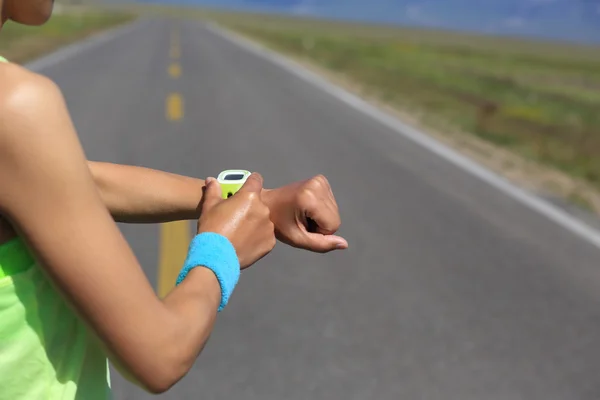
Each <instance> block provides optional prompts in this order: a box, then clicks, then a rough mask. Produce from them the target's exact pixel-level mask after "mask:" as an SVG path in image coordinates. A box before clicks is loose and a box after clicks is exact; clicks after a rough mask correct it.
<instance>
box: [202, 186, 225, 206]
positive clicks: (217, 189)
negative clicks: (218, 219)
mask: <svg viewBox="0 0 600 400" xmlns="http://www.w3.org/2000/svg"><path fill="white" fill-rule="evenodd" d="M204 185H205V186H206V187H205V189H204V196H202V211H208V210H210V209H211V208H213V207H214V206H216V205H217V204H219V203H220V202H221V200H222V198H221V185H219V182H218V181H217V180H216V179H215V178H206V181H204Z"/></svg>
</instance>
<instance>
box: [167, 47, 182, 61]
mask: <svg viewBox="0 0 600 400" xmlns="http://www.w3.org/2000/svg"><path fill="white" fill-rule="evenodd" d="M169 56H170V57H171V58H172V59H178V58H179V57H181V48H180V47H179V45H178V44H175V45H171V50H170V51H169Z"/></svg>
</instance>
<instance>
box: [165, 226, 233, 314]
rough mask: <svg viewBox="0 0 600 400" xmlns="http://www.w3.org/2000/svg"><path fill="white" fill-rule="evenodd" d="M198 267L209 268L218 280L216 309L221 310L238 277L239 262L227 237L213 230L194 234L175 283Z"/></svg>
mask: <svg viewBox="0 0 600 400" xmlns="http://www.w3.org/2000/svg"><path fill="white" fill-rule="evenodd" d="M199 267H205V268H207V269H209V270H211V271H212V272H213V273H214V275H215V277H216V279H217V280H218V282H219V286H220V288H221V296H220V304H219V308H218V311H221V310H223V309H224V308H225V306H227V303H228V301H229V298H230V296H231V294H232V292H233V290H234V288H235V286H236V285H237V282H238V280H239V277H240V262H239V259H238V257H237V254H236V251H235V248H234V247H233V245H232V244H231V242H230V241H229V239H227V238H226V237H225V236H223V235H220V234H217V233H213V232H204V233H201V234H198V235H196V236H195V237H194V238H193V239H192V241H191V243H190V246H189V250H188V255H187V257H186V260H185V263H184V265H183V268H182V269H181V272H180V273H179V276H178V277H177V281H176V283H175V284H176V285H179V284H181V283H182V282H183V281H184V280H185V279H186V278H187V276H188V274H189V273H190V272H191V271H192V270H194V269H198V268H199Z"/></svg>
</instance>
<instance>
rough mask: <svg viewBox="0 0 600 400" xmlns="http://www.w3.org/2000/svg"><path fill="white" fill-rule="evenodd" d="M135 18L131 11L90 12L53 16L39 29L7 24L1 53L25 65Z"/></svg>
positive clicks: (4, 29)
mask: <svg viewBox="0 0 600 400" xmlns="http://www.w3.org/2000/svg"><path fill="white" fill-rule="evenodd" d="M134 17H135V14H133V13H129V12H121V11H108V10H87V9H86V10H80V11H77V12H65V13H60V14H56V15H53V16H52V18H51V19H50V21H48V22H47V23H46V24H45V25H42V26H39V27H30V26H24V25H19V24H16V23H12V22H7V23H6V25H5V26H4V27H3V28H2V31H1V32H0V54H1V55H3V56H5V57H6V58H8V59H10V60H11V61H14V62H25V61H28V60H30V59H32V58H34V57H37V56H40V55H42V54H44V53H47V52H50V51H52V50H55V49H56V48H58V47H60V46H63V45H65V44H67V43H70V42H73V41H76V40H79V39H82V38H84V37H86V36H88V35H90V34H93V33H96V32H99V31H101V30H104V29H107V28H110V27H113V26H116V25H119V24H122V23H125V22H128V21H130V20H132V19H133V18H134Z"/></svg>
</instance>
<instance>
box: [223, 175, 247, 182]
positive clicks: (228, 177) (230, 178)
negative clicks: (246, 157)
mask: <svg viewBox="0 0 600 400" xmlns="http://www.w3.org/2000/svg"><path fill="white" fill-rule="evenodd" d="M243 178H244V174H229V175H226V176H225V179H223V180H225V181H239V180H242V179H243Z"/></svg>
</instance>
